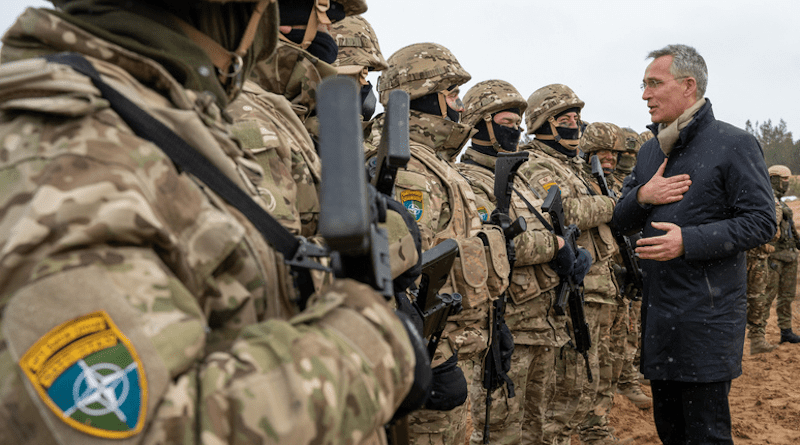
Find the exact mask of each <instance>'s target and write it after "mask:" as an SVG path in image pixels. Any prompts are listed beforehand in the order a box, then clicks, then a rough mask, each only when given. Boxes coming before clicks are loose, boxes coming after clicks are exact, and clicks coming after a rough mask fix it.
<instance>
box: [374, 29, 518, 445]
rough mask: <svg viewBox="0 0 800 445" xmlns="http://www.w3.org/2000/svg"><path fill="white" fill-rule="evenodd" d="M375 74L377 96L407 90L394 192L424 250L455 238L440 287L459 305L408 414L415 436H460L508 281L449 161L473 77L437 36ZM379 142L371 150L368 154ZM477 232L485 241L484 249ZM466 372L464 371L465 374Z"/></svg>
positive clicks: (440, 440)
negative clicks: (462, 94)
mask: <svg viewBox="0 0 800 445" xmlns="http://www.w3.org/2000/svg"><path fill="white" fill-rule="evenodd" d="M388 63H389V68H388V69H386V70H385V71H384V72H383V74H382V75H381V77H380V79H379V81H378V92H379V93H380V101H381V103H382V104H384V105H386V104H387V103H388V98H389V93H390V92H391V91H393V90H396V89H399V90H402V91H405V92H407V93H408V94H409V97H410V100H411V102H410V109H411V112H410V114H411V116H410V119H409V133H410V134H409V139H410V143H409V145H410V149H411V160H410V161H409V163H408V166H407V168H406V169H404V170H400V171H398V173H397V181H396V183H395V199H397V200H398V201H400V202H401V203H402V204H403V205H404V206H405V207H406V209H408V211H409V212H410V213H411V215H412V216H413V217H414V219H415V220H416V222H417V224H418V226H419V228H420V232H421V235H422V248H423V249H425V250H427V249H430V248H431V247H433V246H435V245H436V244H437V243H439V242H440V241H442V240H444V239H449V238H453V239H455V240H456V241H457V242H458V244H459V258H457V259H456V262H455V264H454V265H453V270H452V272H451V275H450V279H449V280H448V282H447V283H446V284H445V285H444V287H443V288H442V292H443V293H453V292H457V293H459V294H461V295H462V297H463V300H462V303H463V308H464V309H463V311H462V312H461V313H460V314H459V315H457V316H451V317H450V318H449V319H448V323H447V327H446V329H445V332H444V334H443V337H442V342H441V343H439V347H438V349H437V350H436V353H435V355H434V357H433V363H432V366H434V368H433V374H434V383H433V393H432V396H431V399H430V400H429V401H428V404H427V405H426V408H429V409H424V410H419V411H416V412H414V413H412V414H411V415H410V416H409V419H408V423H409V430H410V434H411V442H412V443H414V444H441V445H445V444H461V443H464V441H465V440H466V422H467V416H468V415H469V413H468V410H467V405H466V403H465V402H466V397H467V382H468V381H471V380H472V375H473V370H474V369H477V372H480V369H481V366H480V364H481V361H482V359H483V356H484V354H485V352H486V348H487V340H488V331H487V318H488V316H489V307H490V306H491V304H492V300H493V299H494V298H495V297H496V296H498V295H500V294H501V292H502V290H504V289H505V287H506V286H507V282H508V277H507V276H506V275H504V274H503V273H502V271H503V270H505V271H508V257H507V256H506V251H505V238H504V237H503V234H502V231H501V230H500V229H499V228H497V227H494V226H484V225H482V222H481V217H480V213H479V211H478V208H477V204H476V198H475V194H474V193H473V192H472V187H471V186H470V184H469V183H468V182H467V181H466V179H464V177H462V176H461V175H460V174H459V173H458V171H457V170H456V169H455V166H454V165H453V160H454V157H455V156H456V155H457V154H458V153H459V152H460V151H461V148H462V147H463V146H464V144H465V143H466V142H467V140H468V138H469V136H470V134H471V133H472V131H473V130H472V127H471V126H469V125H466V124H463V123H460V122H459V121H460V115H461V112H462V111H463V110H464V105H463V103H462V102H461V99H460V98H459V88H458V87H459V86H460V85H463V84H464V83H466V82H467V81H469V79H470V75H469V73H467V71H466V70H465V69H464V68H463V67H462V66H461V64H460V63H459V62H458V60H457V59H456V57H455V56H454V55H453V53H451V52H450V50H448V49H447V48H445V47H443V46H441V45H438V44H435V43H417V44H413V45H409V46H406V47H404V48H401V49H399V50H397V51H396V52H395V53H394V54H392V56H391V57H389V59H388ZM384 118H385V115H383V114H381V115H378V116H377V117H376V118H375V122H374V124H373V126H372V134H371V139H370V140H369V143H370V145H372V146H373V147H378V145H379V143H380V137H381V130H382V128H383V125H384ZM375 152H376V150H375V149H372V150H370V151H368V153H367V157H368V158H369V157H371V156H373V155H374V154H375ZM479 233H482V234H483V237H484V238H485V239H487V241H488V244H489V245H488V246H487V247H488V249H486V250H485V246H484V243H483V241H482V240H481V237H479V236H478V234H479ZM465 376H466V377H465Z"/></svg>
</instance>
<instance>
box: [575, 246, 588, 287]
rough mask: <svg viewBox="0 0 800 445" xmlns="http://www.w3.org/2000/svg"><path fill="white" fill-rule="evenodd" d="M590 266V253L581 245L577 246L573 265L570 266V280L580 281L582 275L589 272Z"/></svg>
mask: <svg viewBox="0 0 800 445" xmlns="http://www.w3.org/2000/svg"><path fill="white" fill-rule="evenodd" d="M591 268H592V254H590V253H589V251H588V250H586V249H584V248H583V247H578V253H577V254H576V255H575V265H574V267H573V268H572V275H571V278H572V282H573V283H580V282H581V281H583V277H585V276H586V274H587V273H589V269H591Z"/></svg>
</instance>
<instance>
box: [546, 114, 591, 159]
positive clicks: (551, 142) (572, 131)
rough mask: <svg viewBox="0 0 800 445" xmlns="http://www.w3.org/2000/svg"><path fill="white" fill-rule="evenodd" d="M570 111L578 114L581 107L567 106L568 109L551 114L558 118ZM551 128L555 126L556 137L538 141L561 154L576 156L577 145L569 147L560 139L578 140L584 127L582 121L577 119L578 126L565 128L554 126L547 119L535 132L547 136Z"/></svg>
mask: <svg viewBox="0 0 800 445" xmlns="http://www.w3.org/2000/svg"><path fill="white" fill-rule="evenodd" d="M571 112H575V113H579V115H580V112H581V109H580V108H578V107H574V108H568V109H566V110H564V111H562V112H560V113H558V114H556V115H555V116H553V119H558V118H559V117H561V116H563V115H564V114H567V113H571ZM553 128H555V129H556V132H557V133H558V135H557V137H556V138H555V139H546V138H544V139H540V141H541V142H542V143H544V144H545V145H547V146H548V147H551V148H554V149H555V150H556V151H558V152H559V153H561V154H563V155H565V156H568V157H570V158H572V157H575V156H577V154H578V148H577V146H576V147H575V148H572V149H570V148H569V147H567V146H565V144H562V143H561V141H562V140H572V141H577V140H580V138H581V133H582V132H583V128H584V126H583V123H582V122H580V121H579V122H578V128H565V127H556V126H555V124H551V123H550V122H549V121H548V122H545V123H544V124H543V125H542V126H541V127H539V129H538V130H536V131H535V133H536V134H537V135H545V136H549V135H552V134H553Z"/></svg>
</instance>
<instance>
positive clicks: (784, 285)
mask: <svg viewBox="0 0 800 445" xmlns="http://www.w3.org/2000/svg"><path fill="white" fill-rule="evenodd" d="M768 171H769V179H770V182H771V183H772V189H773V190H774V192H775V197H776V198H777V199H778V201H779V202H780V205H781V209H782V211H783V219H782V221H781V223H780V225H779V228H778V231H779V233H780V237H779V238H778V239H777V240H775V241H772V242H771V243H770V244H771V245H772V246H773V247H774V248H775V251H774V252H772V253H770V254H769V269H770V270H769V278H768V281H767V290H766V293H767V299H766V308H767V309H766V310H765V317H766V316H769V309H768V308H769V307H770V306H772V302H773V301H774V300H775V299H776V298H777V301H778V303H777V308H776V312H777V314H778V327H779V328H780V330H781V343H786V342H788V343H800V336H798V335H797V334H795V333H794V332H792V302H793V301H794V298H795V293H796V288H797V250H798V248H800V237H798V234H797V229H796V228H795V226H794V215H793V212H792V209H791V208H790V207H789V205H788V204H786V203H785V202H783V201H782V200H781V198H783V196H784V195H786V192H787V190H789V178H790V177H791V176H792V172H791V170H789V168H788V167H786V166H784V165H773V166H772V167H770V168H769V170H768ZM763 323H766V318H764V319H763Z"/></svg>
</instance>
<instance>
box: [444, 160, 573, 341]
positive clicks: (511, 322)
mask: <svg viewBox="0 0 800 445" xmlns="http://www.w3.org/2000/svg"><path fill="white" fill-rule="evenodd" d="M496 160H497V158H496V157H494V156H489V155H485V154H482V153H479V152H477V151H475V150H474V149H472V148H468V149H467V150H466V151H465V152H464V154H463V155H462V157H461V162H460V163H458V164H456V165H457V167H458V170H459V171H460V172H461V174H462V175H463V176H464V177H465V178H467V180H469V182H470V184H472V189H473V191H474V192H475V196H476V198H477V200H478V211H479V212H480V215H481V218H482V219H483V220H484V221H486V220H487V219H488V217H489V215H491V214H492V212H493V211H494V209H495V207H496V203H497V200H496V199H495V196H494V168H495V161H496ZM527 167H528V166H527V163H524V164H522V166H520V170H522V171H524V170H526V169H527ZM514 189H515V190H516V191H517V192H519V193H520V194H521V195H522V196H524V197H525V199H526V200H527V201H528V203H530V204H531V205H532V206H533V207H534V208H536V209H540V208H541V205H542V201H543V199H542V198H543V197H540V196H537V195H536V194H534V192H533V190H531V189H530V188H528V186H527V184H526V183H525V182H524V181H523V180H522V176H519V175H518V176H517V177H516V178H515V180H514ZM509 211H510V213H511V217H512V218H517V217H519V216H522V217H524V218H525V222H526V223H527V227H528V229H527V231H525V232H523V233H522V234H520V235H518V236H517V237H516V238H514V248H515V253H516V262H515V263H514V273H513V274H512V275H511V283H510V284H509V287H508V295H509V297H510V300H509V304H508V307H507V308H506V324H507V325H508V327H509V328H510V329H511V333H512V334H513V335H514V342H515V343H518V344H526V345H546V346H553V347H561V346H563V345H564V344H565V343H566V342H567V341H568V340H569V337H568V336H567V335H568V334H567V332H566V330H565V326H566V323H565V320H564V319H563V317H557V316H556V315H555V313H554V311H552V310H551V308H552V307H553V304H554V303H555V298H556V296H555V287H556V286H557V285H558V283H559V281H560V279H559V277H558V274H556V273H555V271H553V269H551V268H550V266H548V265H547V263H548V262H550V261H551V260H552V259H553V258H554V257H555V255H556V253H557V251H558V241H557V239H556V236H555V235H554V234H552V233H551V232H549V231H548V230H547V229H546V228H545V227H544V225H543V224H542V223H541V222H540V221H539V219H538V218H537V217H536V215H534V214H533V213H531V211H530V210H529V209H528V206H527V204H526V203H525V202H524V201H523V200H522V198H520V197H519V196H518V195H517V194H516V193H513V194H512V195H511V205H510V208H509ZM540 215H541V213H540ZM541 216H542V217H543V218H545V220H547V221H549V219H550V217H549V215H541ZM556 318H558V320H557V319H556Z"/></svg>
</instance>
